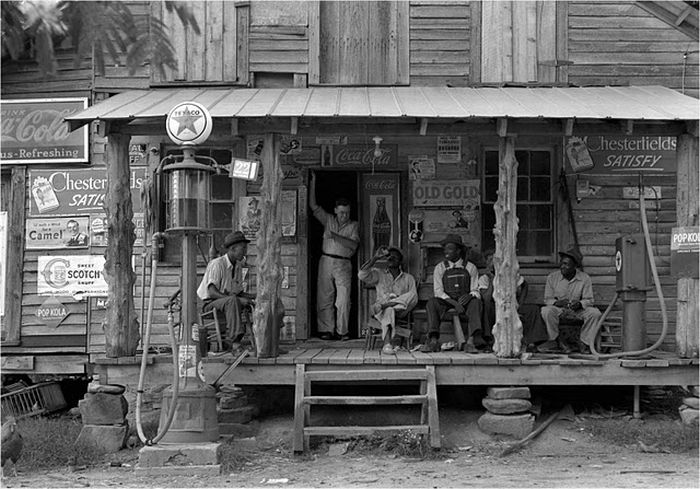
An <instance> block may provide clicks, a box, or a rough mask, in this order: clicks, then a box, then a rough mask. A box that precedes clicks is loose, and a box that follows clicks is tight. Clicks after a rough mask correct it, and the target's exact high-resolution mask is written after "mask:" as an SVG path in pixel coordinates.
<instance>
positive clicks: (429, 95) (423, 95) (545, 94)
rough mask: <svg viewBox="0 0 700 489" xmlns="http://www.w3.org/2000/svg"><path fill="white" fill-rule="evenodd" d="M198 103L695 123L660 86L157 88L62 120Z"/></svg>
mask: <svg viewBox="0 0 700 489" xmlns="http://www.w3.org/2000/svg"><path fill="white" fill-rule="evenodd" d="M185 101H194V102H199V103H201V104H202V105H204V106H205V107H207V108H208V109H209V112H210V113H211V116H212V117H213V118H265V117H318V118H342V117H368V118H397V117H399V118H400V117H414V118H431V119H442V118H444V119H468V118H504V117H508V118H526V119H532V118H553V119H621V120H649V121H674V120H676V121H678V120H698V117H699V114H700V101H699V100H698V99H695V98H692V97H689V96H686V95H682V94H681V93H679V92H677V91H675V90H672V89H670V88H666V87H661V86H633V87H563V88H561V87H551V88H544V87H536V88H528V87H502V88H488V87H480V88H447V87H352V88H348V87H322V88H283V89H277V88H210V87H207V88H161V89H152V90H131V91H127V92H123V93H120V94H118V95H115V96H113V97H111V98H109V99H107V100H105V101H103V102H100V103H98V104H96V105H94V106H92V107H90V108H88V109H86V110H84V111H82V112H79V113H77V114H75V115H72V116H70V117H67V118H66V120H67V121H68V122H70V123H71V126H72V127H73V128H76V127H79V126H81V125H83V124H86V123H88V122H91V121H93V120H105V121H118V120H121V121H125V122H127V121H132V120H135V119H153V118H164V117H166V116H167V114H168V112H169V111H170V109H171V108H172V107H174V106H175V105H177V104H179V103H181V102H185Z"/></svg>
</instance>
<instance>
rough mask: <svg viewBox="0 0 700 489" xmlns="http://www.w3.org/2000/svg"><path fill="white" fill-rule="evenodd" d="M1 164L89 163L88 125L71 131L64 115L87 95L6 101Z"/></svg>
mask: <svg viewBox="0 0 700 489" xmlns="http://www.w3.org/2000/svg"><path fill="white" fill-rule="evenodd" d="M0 107H2V111H1V113H2V114H1V115H2V116H1V117H0V120H1V121H2V122H1V124H2V151H1V153H0V154H1V155H2V158H1V159H2V163H4V164H7V163H87V161H88V126H87V125H86V126H84V127H82V128H81V129H76V130H75V131H73V132H71V131H70V129H69V127H68V124H67V123H65V122H63V119H64V118H65V117H68V116H71V115H74V114H77V113H78V112H81V111H83V110H85V109H86V108H87V99H86V98H56V99H23V100H3V101H2V103H0Z"/></svg>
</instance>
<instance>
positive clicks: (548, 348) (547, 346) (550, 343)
mask: <svg viewBox="0 0 700 489" xmlns="http://www.w3.org/2000/svg"><path fill="white" fill-rule="evenodd" d="M537 351H538V352H539V353H561V350H560V349H559V345H558V344H557V342H556V341H555V340H547V341H545V342H544V343H542V344H541V345H539V346H538V347H537Z"/></svg>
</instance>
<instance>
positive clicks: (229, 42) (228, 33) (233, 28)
mask: <svg viewBox="0 0 700 489" xmlns="http://www.w3.org/2000/svg"><path fill="white" fill-rule="evenodd" d="M188 6H189V7H190V9H191V11H192V14H193V15H194V17H195V18H196V20H197V24H198V26H199V28H200V30H201V33H200V35H197V34H196V33H195V32H194V30H193V29H192V28H190V27H184V26H183V25H182V23H181V22H180V20H179V18H178V16H177V14H176V13H175V12H174V11H173V12H168V11H167V9H166V8H165V6H164V5H163V2H150V10H151V15H152V16H154V17H155V18H159V19H162V20H163V22H164V23H165V24H166V25H167V26H168V27H169V28H170V33H171V36H170V39H171V42H172V44H173V47H174V48H175V57H176V59H177V62H178V66H177V69H169V68H166V69H165V73H164V74H163V73H160V72H159V71H158V70H154V69H152V70H151V83H153V84H168V83H180V84H183V83H187V82H195V83H196V82H199V83H202V82H207V83H217V82H218V83H230V84H246V83H247V82H248V52H247V49H248V46H247V44H248V27H249V13H250V7H249V5H248V4H247V3H245V4H244V3H238V2H227V1H223V0H215V1H207V2H189V3H188Z"/></svg>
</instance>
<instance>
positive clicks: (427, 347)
mask: <svg viewBox="0 0 700 489" xmlns="http://www.w3.org/2000/svg"><path fill="white" fill-rule="evenodd" d="M420 351H421V352H422V353H437V352H439V351H440V340H438V339H437V338H435V337H433V338H430V339H428V342H427V343H426V344H424V345H421V347H420Z"/></svg>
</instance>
